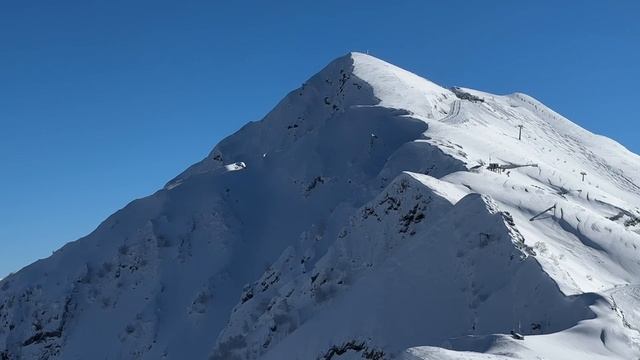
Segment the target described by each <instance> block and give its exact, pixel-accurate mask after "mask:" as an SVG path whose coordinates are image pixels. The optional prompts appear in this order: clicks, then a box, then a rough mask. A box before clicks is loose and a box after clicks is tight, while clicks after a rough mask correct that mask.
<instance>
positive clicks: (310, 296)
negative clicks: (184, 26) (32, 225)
mask: <svg viewBox="0 0 640 360" xmlns="http://www.w3.org/2000/svg"><path fill="white" fill-rule="evenodd" d="M520 129H521V130H522V136H521V139H519V136H518V135H519V134H518V132H519V130H520ZM638 185H640V157H638V156H637V155H635V154H633V153H631V152H629V151H628V150H626V149H625V148H624V147H622V146H621V145H620V144H618V143H615V142H614V141H612V140H609V139H607V138H604V137H601V136H598V135H594V134H592V133H590V132H588V131H586V130H584V129H582V128H580V127H579V126H577V125H575V124H573V123H571V122H570V121H569V120H567V119H565V118H564V117H562V116H561V115H559V114H557V113H555V112H554V111H552V110H551V109H549V108H547V107H546V106H544V105H543V104H541V103H540V102H538V101H537V100H535V99H533V98H531V97H530V96H527V95H524V94H519V93H516V94H512V95H506V96H498V95H493V94H489V93H485V92H480V91H476V90H472V89H466V88H452V89H445V88H442V87H440V86H438V85H436V84H434V83H432V82H430V81H428V80H425V79H423V78H421V77H419V76H416V75H414V74H412V73H409V72H407V71H405V70H402V69H400V68H398V67H395V66H393V65H391V64H388V63H386V62H384V61H381V60H379V59H376V58H374V57H371V56H368V55H364V54H359V53H351V54H348V55H346V56H344V57H341V58H338V59H336V60H335V61H333V62H332V63H330V64H329V65H328V66H327V67H325V68H324V69H323V70H322V71H320V72H319V73H318V74H316V75H314V76H313V77H312V78H310V79H309V80H308V81H307V82H305V83H304V84H303V85H302V87H300V88H299V89H296V90H294V91H292V92H291V93H289V94H288V95H287V96H286V97H285V98H284V99H283V100H282V101H281V102H280V103H279V104H278V105H277V106H276V107H275V108H274V109H273V110H272V111H271V112H270V113H269V114H268V115H267V116H266V117H265V118H264V119H263V120H261V121H258V122H252V123H249V124H247V125H245V126H244V127H243V128H242V129H240V130H239V131H238V132H237V133H235V134H233V135H231V136H229V137H228V138H226V139H224V140H223V141H222V142H220V143H219V144H218V145H217V146H216V147H215V148H214V149H213V151H212V152H211V153H210V154H209V155H208V156H207V157H206V158H205V159H203V160H202V161H200V162H198V163H196V164H195V165H193V166H191V167H190V168H188V169H187V170H186V171H184V172H183V173H182V174H180V175H179V176H177V177H176V178H175V179H173V180H171V181H169V182H168V183H167V185H166V186H165V187H164V188H163V189H161V190H159V191H158V192H156V193H155V194H153V195H151V196H149V197H146V198H143V199H139V200H135V201H133V202H132V203H130V204H129V205H127V206H126V207H125V208H123V209H122V210H120V211H118V212H117V213H115V214H114V215H112V216H110V217H109V218H108V219H107V220H105V221H104V222H103V223H102V224H100V226H99V227H98V228H97V229H96V230H95V231H94V232H92V233H91V234H89V235H88V236H86V237H84V238H82V239H79V240H77V241H75V242H71V243H69V244H67V245H65V246H64V247H63V248H61V249H59V250H58V251H56V252H55V253H54V254H53V255H52V256H50V257H49V258H47V259H43V260H40V261H38V262H36V263H34V264H32V265H29V266H27V267H25V268H24V269H22V270H20V271H19V272H17V273H15V274H12V275H10V276H8V277H7V278H5V279H3V280H2V281H0V359H2V360H8V359H11V360H14V359H93V358H96V359H204V358H209V359H216V360H219V359H238V360H239V359H243V360H244V359H247V360H248V359H323V360H329V359H331V360H346V359H376V360H382V359H405V360H418V359H508V358H520V359H577V358H580V359H637V358H640V345H639V344H640V332H639V329H640V312H638V310H637V309H638V308H640V295H639V294H640V292H639V290H638V289H639V288H640V283H639V279H640V261H639V260H638V259H640V257H639V255H640V250H639V249H638V247H639V246H640V208H639V206H640V190H639V188H638ZM546 209H548V210H549V211H545V210H546ZM539 214H540V215H539ZM536 215H539V216H536ZM511 332H517V333H519V334H522V335H523V336H524V339H516V337H514V336H511V335H510V333H511Z"/></svg>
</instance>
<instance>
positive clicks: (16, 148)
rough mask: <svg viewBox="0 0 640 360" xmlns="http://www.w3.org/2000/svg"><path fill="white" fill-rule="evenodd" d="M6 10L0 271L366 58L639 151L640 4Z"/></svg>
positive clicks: (0, 91) (1, 32)
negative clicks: (341, 66)
mask: <svg viewBox="0 0 640 360" xmlns="http://www.w3.org/2000/svg"><path fill="white" fill-rule="evenodd" d="M559 3H560V2H558V1H549V0H544V1H530V2H524V1H508V0H494V1H490V2H489V1H456V2H445V1H396V2H393V3H392V2H387V1H349V2H345V1H335V0H327V1H322V2H319V1H273V2H266V1H233V2H217V1H162V0H160V1H144V0H140V1H122V0H102V1H96V0H76V1H72V0H61V1H17V0H8V1H3V2H1V3H0V164H1V166H0V169H1V170H0V175H1V176H0V277H3V276H4V275H6V274H7V273H9V272H11V271H16V270H18V269H20V268H21V267H22V266H25V265H27V264H28V263H30V262H32V261H34V260H36V259H38V258H42V257H46V256H48V255H49V254H50V253H51V251H52V250H55V249H56V248H58V247H60V246H61V245H63V244H64V243H66V242H68V241H71V240H74V239H77V238H79V237H81V236H83V235H86V234H87V233H89V232H90V231H92V230H93V229H94V228H95V227H96V226H97V225H98V224H99V222H100V221H102V220H104V219H105V218H106V217H107V216H108V215H109V214H111V213H113V212H114V211H116V210H117V209H119V208H121V207H123V206H124V205H126V204H127V203H128V202H129V201H130V200H133V199H134V198H139V197H143V196H146V195H148V194H151V193H152V192H154V191H155V190H157V189H158V188H160V187H162V186H163V185H164V183H165V182H166V181H167V180H169V179H171V178H172V177H173V176H175V175H177V174H178V173H179V172H180V171H182V170H183V169H184V168H186V167H187V166H188V165H190V164H192V163H194V162H196V161H198V160H199V159H201V158H202V157H204V156H205V155H206V154H207V153H208V152H209V150H210V149H211V148H212V147H213V145H214V144H215V143H216V142H218V141H219V140H220V139H222V138H223V137H225V136H227V135H229V134H231V133H232V132H233V131H235V130H236V129H238V128H240V126H241V125H243V124H244V123H246V122H247V121H250V120H259V119H260V118H261V117H262V116H263V115H265V114H266V113H267V112H268V111H269V110H270V109H271V108H272V107H273V106H274V105H275V104H276V103H277V102H278V100H280V99H281V98H282V97H283V96H284V95H285V94H286V93H287V92H288V91H290V90H292V89H294V88H296V87H298V86H299V85H300V84H301V83H302V82H304V81H305V80H306V79H307V78H308V77H309V76H311V75H312V74H314V73H315V72H316V71H318V70H320V69H321V68H322V67H323V66H324V65H325V64H326V63H328V62H329V61H330V60H332V59H333V58H336V57H338V56H341V55H343V54H345V53H347V52H349V51H352V50H354V51H363V52H364V51H367V50H368V51H370V53H371V54H372V55H375V56H377V57H380V58H382V59H384V60H386V61H389V62H392V63H394V64H396V65H398V66H400V67H403V68H406V69H408V70H410V71H413V72H415V73H417V74H419V75H422V76H424V77H427V78H429V79H430V80H432V81H434V82H436V83H439V84H441V85H444V86H453V85H459V86H466V87H471V88H476V89H480V90H485V91H490V92H493V93H499V94H503V93H511V92H515V91H520V92H525V93H527V94H530V95H532V96H534V97H536V98H538V99H539V100H541V101H542V102H544V103H545V104H547V105H548V106H550V107H551V108H553V109H555V110H556V111H558V112H560V113H561V114H564V115H565V116H567V117H568V118H570V119H572V120H573V121H575V122H576V123H578V124H580V125H581V126H583V127H585V128H587V129H589V130H591V131H594V132H597V133H600V134H603V135H606V136H609V137H611V138H613V139H615V140H617V141H619V142H621V143H622V144H624V145H625V146H627V147H628V148H629V149H630V150H632V151H634V152H636V153H638V152H640V125H638V123H639V121H640V107H637V106H635V105H634V104H636V103H637V96H638V84H639V83H640V66H638V64H640V48H639V47H638V44H640V22H639V21H638V18H639V17H640V2H639V1H636V0H629V1H606V2H605V1H577V0H576V1H562V2H561V4H559Z"/></svg>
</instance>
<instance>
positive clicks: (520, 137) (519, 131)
mask: <svg viewBox="0 0 640 360" xmlns="http://www.w3.org/2000/svg"><path fill="white" fill-rule="evenodd" d="M523 127H524V125H518V140H522V128H523Z"/></svg>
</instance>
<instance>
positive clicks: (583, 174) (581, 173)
mask: <svg viewBox="0 0 640 360" xmlns="http://www.w3.org/2000/svg"><path fill="white" fill-rule="evenodd" d="M580 175H582V182H584V177H585V176H586V175H587V173H586V172H584V171H581V172H580Z"/></svg>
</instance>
